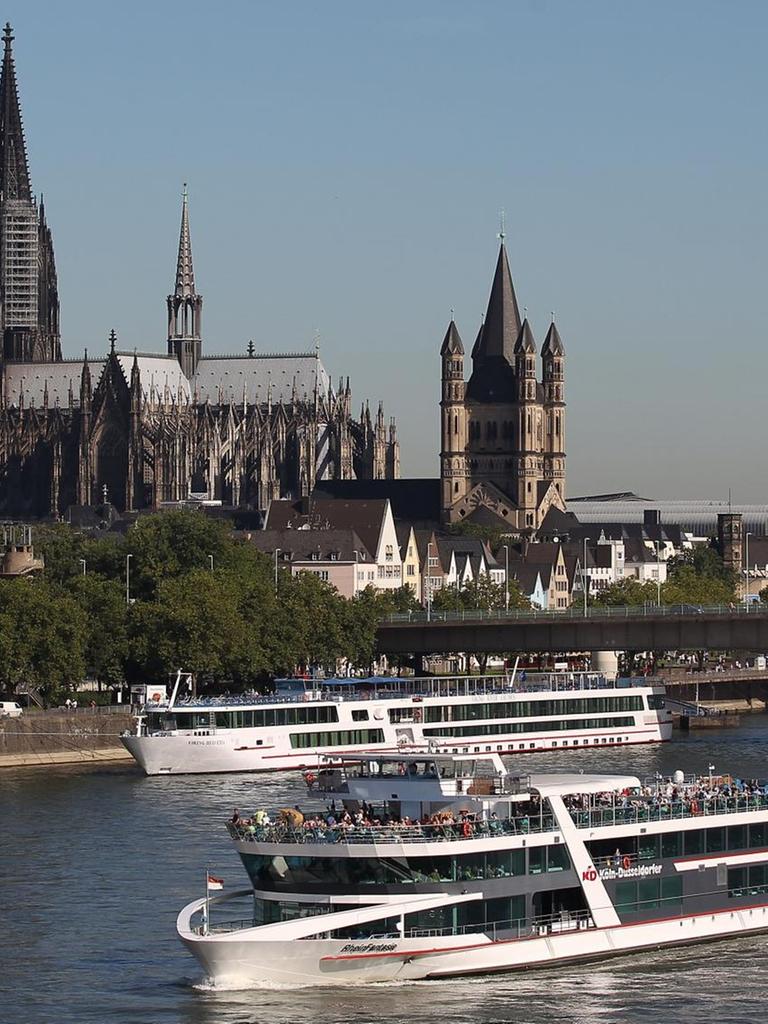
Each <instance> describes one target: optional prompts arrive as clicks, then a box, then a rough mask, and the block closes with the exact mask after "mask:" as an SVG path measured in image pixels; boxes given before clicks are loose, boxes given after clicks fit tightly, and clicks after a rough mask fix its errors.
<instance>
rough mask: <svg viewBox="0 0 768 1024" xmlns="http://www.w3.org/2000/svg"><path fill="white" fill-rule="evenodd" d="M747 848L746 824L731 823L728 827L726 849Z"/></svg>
mask: <svg viewBox="0 0 768 1024" xmlns="http://www.w3.org/2000/svg"><path fill="white" fill-rule="evenodd" d="M746 848H747V826H746V825H731V827H730V828H729V829H728V849H729V850H746Z"/></svg>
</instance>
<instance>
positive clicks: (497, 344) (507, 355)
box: [467, 241, 521, 402]
mask: <svg viewBox="0 0 768 1024" xmlns="http://www.w3.org/2000/svg"><path fill="white" fill-rule="evenodd" d="M520 327H521V321H520V310H519V309H518V306H517V298H516V296H515V289H514V285H513V284H512V275H511V273H510V271H509V261H508V260H507V250H506V248H505V246H504V243H503V241H502V243H501V248H500V249H499V258H498V260H497V262H496V272H495V274H494V276H493V284H492V285H491V294H490V297H489V299H488V311H487V313H486V315H485V322H484V323H483V326H482V327H481V329H480V333H479V334H478V336H477V341H476V342H475V346H474V348H473V349H472V359H473V363H474V365H473V369H472V376H471V377H470V379H469V383H468V384H467V397H468V398H470V399H475V400H476V401H485V402H488V401H509V399H510V398H511V396H512V389H513V387H514V382H515V375H514V370H513V368H512V367H513V362H514V352H515V342H516V341H517V338H518V335H519V334H520Z"/></svg>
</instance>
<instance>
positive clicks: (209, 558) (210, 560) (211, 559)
mask: <svg viewBox="0 0 768 1024" xmlns="http://www.w3.org/2000/svg"><path fill="white" fill-rule="evenodd" d="M208 561H209V562H210V564H211V572H213V555H208Z"/></svg>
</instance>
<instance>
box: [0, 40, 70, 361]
mask: <svg viewBox="0 0 768 1024" xmlns="http://www.w3.org/2000/svg"><path fill="white" fill-rule="evenodd" d="M12 43H13V34H12V32H11V26H10V25H8V24H6V26H5V31H4V33H3V46H4V53H3V69H2V74H0V333H1V334H2V354H3V358H4V359H23V360H26V361H28V362H35V363H38V362H46V361H48V360H51V359H60V358H61V347H60V342H59V296H58V290H57V284H56V263H55V260H54V256H53V240H52V238H51V232H50V230H49V228H48V225H47V224H46V220H45V211H44V209H43V203H42V201H41V202H40V208H39V209H38V206H37V201H36V199H35V196H34V195H33V193H32V188H31V185H30V178H29V167H28V165H27V148H26V143H25V141H24V128H23V124H22V120H21V109H20V107H19V93H18V88H17V85H16V67H15V65H14V61H13V49H12V45H11V44H12Z"/></svg>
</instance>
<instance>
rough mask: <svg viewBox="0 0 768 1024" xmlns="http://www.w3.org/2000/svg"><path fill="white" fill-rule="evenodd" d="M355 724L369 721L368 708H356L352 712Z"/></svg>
mask: <svg viewBox="0 0 768 1024" xmlns="http://www.w3.org/2000/svg"><path fill="white" fill-rule="evenodd" d="M352 721H353V722H367V721H368V710H367V708H356V709H355V710H354V711H353V712H352Z"/></svg>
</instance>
